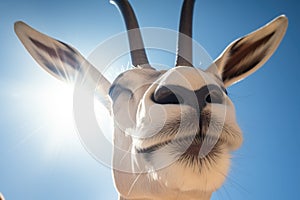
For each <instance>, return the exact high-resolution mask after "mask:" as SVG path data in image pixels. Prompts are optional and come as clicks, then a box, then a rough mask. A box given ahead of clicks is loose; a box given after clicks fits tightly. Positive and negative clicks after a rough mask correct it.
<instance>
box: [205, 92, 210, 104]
mask: <svg viewBox="0 0 300 200" xmlns="http://www.w3.org/2000/svg"><path fill="white" fill-rule="evenodd" d="M205 101H206V103H211V96H210V94H208V95H207V96H206V98H205Z"/></svg>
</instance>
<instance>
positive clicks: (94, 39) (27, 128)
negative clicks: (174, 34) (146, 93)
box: [0, 0, 300, 200]
mask: <svg viewBox="0 0 300 200" xmlns="http://www.w3.org/2000/svg"><path fill="white" fill-rule="evenodd" d="M131 3H132V5H133V7H134V9H135V11H136V14H137V16H138V18H139V22H140V25H141V26H142V27H164V28H169V29H174V30H177V26H178V20H179V13H180V7H181V3H182V1H181V0H164V1H159V0H152V1H150V0H149V1H138V0H131ZM299 10H300V3H299V2H298V1H296V0H294V1H291V0H290V1H286V0H277V1H272V0H260V1H258V0H256V1H244V0H228V1H217V0H210V1H200V0H199V1H197V2H196V5H195V18H194V27H195V28H194V38H195V40H196V41H198V42H199V43H200V44H201V45H202V46H203V47H204V48H205V49H206V50H207V51H208V53H209V54H210V55H211V56H212V57H213V58H215V57H217V56H218V55H219V54H220V53H221V52H222V50H223V49H224V48H225V47H226V46H227V45H228V44H229V43H230V42H231V41H233V40H235V39H236V38H238V37H240V36H242V35H245V34H247V33H249V32H251V31H253V30H255V29H257V28H259V27H260V26H262V25H264V24H265V23H267V22H268V21H270V20H272V19H273V18H275V17H276V16H278V15H280V14H286V15H287V16H288V18H289V22H290V23H289V28H288V31H287V34H286V36H285V38H284V40H283V42H282V44H281V45H280V47H279V49H278V50H277V51H276V52H275V54H274V55H273V56H272V58H271V59H270V60H269V61H268V62H267V63H266V64H265V66H264V67H263V68H262V69H260V70H259V71H257V72H256V73H255V74H254V75H252V76H251V77H249V78H247V79H246V80H244V81H243V82H240V83H238V84H237V85H234V86H232V87H231V88H230V89H229V90H228V91H229V95H230V96H231V98H232V100H233V102H234V103H235V105H236V109H237V116H238V121H239V123H240V125H241V128H242V130H243V132H244V138H245V141H244V144H243V147H242V148H241V149H240V150H238V151H237V152H235V153H234V155H233V164H232V169H231V172H230V174H229V178H228V180H227V181H226V183H225V185H224V187H222V188H221V189H220V190H219V191H218V192H216V193H215V194H214V195H213V199H215V200H217V199H245V200H252V199H256V200H260V199H274V200H276V199H278V200H279V199H295V198H297V197H298V190H299V186H300V172H299V169H300V156H299V152H300V145H299V142H300V135H299V133H300V125H299V123H300V115H299V111H300V105H299V103H300V90H299V83H300V79H299V77H300V67H299V64H298V63H299V62H298V59H299V55H300V44H299V38H298V37H299V35H300V30H299V29H300V22H299V19H300V13H299ZM18 20H22V21H25V22H27V23H28V24H30V25H32V26H33V27H35V28H36V29H38V30H40V31H42V32H44V33H46V34H48V35H51V36H52V37H55V38H58V39H60V40H62V41H65V42H67V43H69V44H72V45H73V46H75V47H76V48H77V49H78V50H80V52H82V54H83V55H85V56H88V54H89V53H90V52H91V51H92V50H93V49H94V48H95V47H96V46H97V45H98V44H99V43H100V42H101V41H104V40H105V39H107V38H108V37H110V36H111V35H114V34H117V33H119V32H122V31H124V24H123V20H122V19H121V17H120V14H119V13H118V11H117V10H116V8H115V7H114V6H112V5H111V4H109V2H108V0H101V1H100V0H97V1H96V0H90V1H58V0H52V1H37V0H35V1H33V0H32V1H30V0H23V1H21V0H11V1H1V2H0V41H1V45H0V63H1V64H0V76H1V79H0V110H1V112H0V159H1V160H0V163H1V164H0V192H3V193H4V194H5V196H6V197H7V199H8V200H10V199H13V200H19V199H20V200H23V199H30V200H35V199H36V200H41V199H43V200H44V199H45V200H46V199H87V200H95V199H116V198H117V193H116V192H115V189H114V186H113V182H112V178H111V172H110V169H108V168H106V167H103V166H102V165H100V164H99V163H98V162H96V161H95V160H94V159H93V158H92V157H91V156H90V155H89V154H88V153H87V152H86V151H85V150H84V148H83V147H82V145H81V144H80V142H79V139H78V137H77V135H76V132H75V130H74V124H73V121H72V105H71V102H72V94H71V93H70V89H69V88H67V87H66V86H65V85H64V84H63V83H61V82H59V81H57V80H56V79H54V78H52V77H51V76H49V75H48V74H47V73H45V72H44V71H43V70H42V69H41V68H40V67H38V65H37V64H36V63H35V62H34V60H33V59H32V58H31V56H30V55H29V54H28V53H27V52H26V51H25V49H24V48H23V46H22V45H21V43H20V42H19V40H18V39H17V37H16V35H15V34H14V31H13V23H14V22H15V21H18ZM156 59H159V58H155V57H151V61H152V62H155V61H156ZM168 64H169V65H171V64H172V63H168ZM69 93H70V94H69Z"/></svg>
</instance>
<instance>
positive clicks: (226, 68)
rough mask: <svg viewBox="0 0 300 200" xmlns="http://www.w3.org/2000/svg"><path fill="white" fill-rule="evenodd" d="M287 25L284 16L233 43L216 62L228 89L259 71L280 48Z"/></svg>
mask: <svg viewBox="0 0 300 200" xmlns="http://www.w3.org/2000/svg"><path fill="white" fill-rule="evenodd" d="M287 25H288V20H287V18H286V17H285V16H284V15H282V16H280V17H278V18H276V19H275V20H273V21H271V22H270V23H268V24H267V25H265V26H264V27H262V28H260V29H258V30H257V31H255V32H252V33H250V34H249V35H247V36H244V37H242V38H240V39H238V40H236V41H234V42H233V43H231V44H230V45H229V46H228V47H227V48H226V49H225V51H224V52H223V53H222V54H221V56H220V57H219V58H218V59H217V60H216V61H215V64H216V66H217V71H218V73H219V74H220V76H221V78H222V80H223V82H224V84H225V86H226V87H228V86H230V85H232V84H234V83H235V82H237V81H240V80H242V79H244V78H245V77H247V76H249V75H250V74H252V73H253V72H255V71H256V70H258V69H259V68H260V67H261V66H262V65H263V64H264V63H265V62H266V61H267V60H268V59H269V58H270V57H271V56H272V54H273V53H274V52H275V50H276V49H277V47H278V46H279V44H280V42H281V40H282V38H283V36H284V34H285V32H286V29H287ZM209 71H213V70H212V69H209Z"/></svg>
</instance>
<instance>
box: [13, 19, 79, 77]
mask: <svg viewBox="0 0 300 200" xmlns="http://www.w3.org/2000/svg"><path fill="white" fill-rule="evenodd" d="M15 32H16V34H17V36H18V37H19V39H20V40H21V42H22V43H23V45H24V46H25V48H26V49H27V50H28V52H29V53H30V54H31V56H32V57H33V58H34V59H35V60H36V62H37V63H38V64H39V65H40V66H41V67H42V68H43V69H45V70H46V71H47V72H48V73H50V74H51V75H53V76H54V77H56V78H58V79H60V80H63V81H72V80H74V79H75V78H76V75H77V73H78V72H80V68H81V65H82V63H83V62H84V61H85V59H84V58H83V56H81V54H80V53H79V52H78V51H77V50H76V49H75V48H73V47H71V46H69V45H67V44H65V43H63V42H61V41H58V40H55V39H53V38H50V37H48V36H47V35H44V34H42V33H40V32H38V31H36V30H34V29H33V28H31V27H30V26H28V25H27V24H25V23H24V22H16V23H15Z"/></svg>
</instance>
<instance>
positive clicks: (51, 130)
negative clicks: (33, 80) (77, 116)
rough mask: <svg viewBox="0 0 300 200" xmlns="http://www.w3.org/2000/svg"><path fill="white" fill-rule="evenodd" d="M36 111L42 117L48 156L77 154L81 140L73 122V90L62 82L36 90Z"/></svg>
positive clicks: (42, 86)
mask: <svg viewBox="0 0 300 200" xmlns="http://www.w3.org/2000/svg"><path fill="white" fill-rule="evenodd" d="M33 95H34V96H35V97H36V98H37V102H36V105H34V107H35V109H37V111H38V112H35V113H38V114H39V115H40V117H41V121H42V122H43V124H44V126H43V127H42V130H41V131H43V133H42V134H44V135H45V136H46V138H45V140H43V141H42V143H44V145H45V148H46V149H45V150H46V153H47V154H53V153H59V152H68V153H69V152H76V149H77V150H78V149H79V147H80V148H81V146H80V145H79V141H80V140H79V138H78V136H77V133H76V131H75V130H76V129H75V124H74V120H73V88H72V87H71V86H70V85H67V84H65V83H62V82H57V84H56V83H55V84H53V83H51V84H49V85H44V84H43V85H40V86H37V88H36V89H35V94H33Z"/></svg>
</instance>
